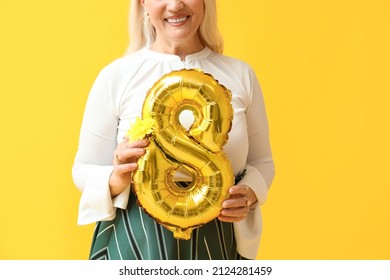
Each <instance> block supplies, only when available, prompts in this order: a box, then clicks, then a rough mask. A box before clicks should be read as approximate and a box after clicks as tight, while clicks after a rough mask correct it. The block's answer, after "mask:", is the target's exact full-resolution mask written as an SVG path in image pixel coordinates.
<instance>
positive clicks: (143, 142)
mask: <svg viewBox="0 0 390 280" xmlns="http://www.w3.org/2000/svg"><path fill="white" fill-rule="evenodd" d="M122 143H123V144H125V145H126V147H127V148H144V147H146V146H147V145H149V140H148V139H142V140H136V141H132V142H129V140H127V141H126V140H123V142H122Z"/></svg>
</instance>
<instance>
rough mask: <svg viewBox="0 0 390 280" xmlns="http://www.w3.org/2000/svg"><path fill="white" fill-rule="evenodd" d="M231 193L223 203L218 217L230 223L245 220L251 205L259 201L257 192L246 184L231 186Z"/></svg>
mask: <svg viewBox="0 0 390 280" xmlns="http://www.w3.org/2000/svg"><path fill="white" fill-rule="evenodd" d="M229 194H230V197H229V198H228V199H226V200H225V201H224V202H223V203H222V210H221V213H220V215H219V216H218V219H219V220H220V221H222V222H230V223H233V222H239V221H242V220H244V219H245V217H246V215H247V214H248V212H249V211H250V207H251V206H252V205H254V204H255V203H257V197H256V194H255V193H254V192H253V190H252V189H251V188H250V187H248V186H245V185H236V186H232V187H230V189H229Z"/></svg>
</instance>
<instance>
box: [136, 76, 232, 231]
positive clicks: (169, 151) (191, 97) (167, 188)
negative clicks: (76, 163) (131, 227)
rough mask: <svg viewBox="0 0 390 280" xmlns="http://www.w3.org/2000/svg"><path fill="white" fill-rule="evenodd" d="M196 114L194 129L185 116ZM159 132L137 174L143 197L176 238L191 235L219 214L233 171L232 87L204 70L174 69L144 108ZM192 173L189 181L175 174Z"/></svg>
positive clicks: (153, 136) (148, 209)
mask: <svg viewBox="0 0 390 280" xmlns="http://www.w3.org/2000/svg"><path fill="white" fill-rule="evenodd" d="M185 110H186V111H190V112H192V114H193V118H194V122H193V123H192V125H191V127H190V128H189V129H186V128H185V127H183V125H182V124H181V123H180V121H179V116H180V114H181V113H182V112H183V111H185ZM142 118H143V119H149V120H150V119H153V120H154V122H153V123H154V128H153V132H152V133H151V134H150V135H149V140H150V144H149V146H148V147H147V149H146V150H147V151H146V153H145V155H144V156H142V157H141V158H140V159H139V160H138V170H137V171H136V173H135V174H134V176H133V182H134V189H135V192H136V194H137V197H138V202H139V203H140V205H141V206H142V207H143V208H144V210H145V211H146V212H147V213H148V214H149V215H150V216H152V217H153V218H154V219H155V220H156V221H158V222H159V223H160V224H162V225H163V226H165V227H166V228H168V229H169V230H171V231H172V232H173V234H174V237H175V238H179V239H189V238H190V237H191V232H192V230H193V229H194V228H197V227H200V226H202V225H203V224H205V223H207V222H209V221H211V220H212V219H214V218H216V217H217V216H218V215H219V213H220V211H221V208H222V206H221V205H222V202H223V200H225V199H226V198H227V197H228V189H229V187H230V186H232V185H233V184H234V176H233V171H232V168H231V165H230V162H229V160H228V159H227V157H226V155H225V154H224V152H223V150H222V146H223V145H224V144H225V143H226V142H227V139H228V132H229V131H230V129H231V124H232V118H233V109H232V106H231V92H230V91H229V90H228V89H226V88H225V87H224V86H222V85H220V84H219V83H218V82H217V81H216V80H215V79H214V78H213V77H212V76H211V75H209V74H205V73H203V72H202V71H200V70H195V69H191V70H180V71H173V72H171V73H169V74H167V75H165V76H163V77H162V78H161V79H160V80H159V81H157V82H156V83H155V84H154V86H153V87H152V88H151V89H150V91H149V92H148V94H147V97H146V99H145V101H144V105H143V109H142ZM177 172H179V173H180V172H184V173H187V174H189V177H190V179H189V181H188V182H187V184H186V185H184V186H183V185H182V184H180V182H178V180H176V179H175V177H176V176H175V175H177Z"/></svg>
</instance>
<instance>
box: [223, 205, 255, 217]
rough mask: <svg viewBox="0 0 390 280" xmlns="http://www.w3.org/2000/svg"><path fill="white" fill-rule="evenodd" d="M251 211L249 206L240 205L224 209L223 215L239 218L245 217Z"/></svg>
mask: <svg viewBox="0 0 390 280" xmlns="http://www.w3.org/2000/svg"><path fill="white" fill-rule="evenodd" d="M248 212H249V207H248V206H244V207H239V208H233V209H222V210H221V213H220V214H221V215H222V216H225V217H232V218H239V217H245V216H246V215H247V214H248Z"/></svg>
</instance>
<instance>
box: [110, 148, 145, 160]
mask: <svg viewBox="0 0 390 280" xmlns="http://www.w3.org/2000/svg"><path fill="white" fill-rule="evenodd" d="M114 154H115V159H116V161H117V163H125V162H130V161H134V160H135V159H136V158H137V157H139V156H142V155H143V154H145V149H144V148H128V149H122V150H119V151H116V152H115V153H114Z"/></svg>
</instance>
